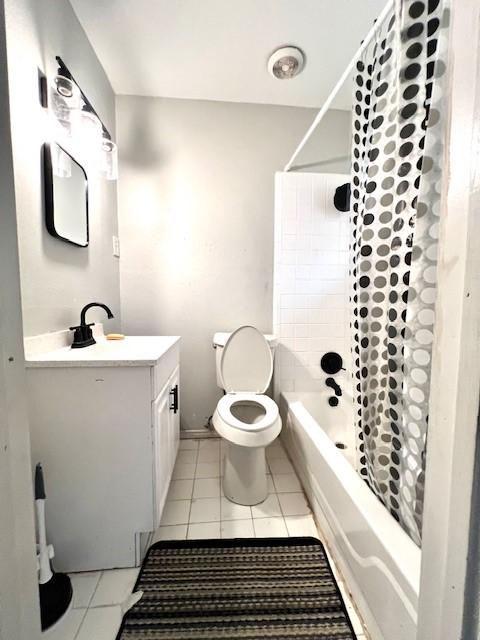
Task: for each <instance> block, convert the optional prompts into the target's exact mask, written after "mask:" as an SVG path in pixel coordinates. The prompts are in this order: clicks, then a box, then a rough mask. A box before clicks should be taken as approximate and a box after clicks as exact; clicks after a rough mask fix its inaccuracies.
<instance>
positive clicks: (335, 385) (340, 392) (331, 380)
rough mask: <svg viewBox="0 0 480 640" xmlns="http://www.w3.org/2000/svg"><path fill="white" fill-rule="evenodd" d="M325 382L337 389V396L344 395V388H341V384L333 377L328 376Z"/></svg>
mask: <svg viewBox="0 0 480 640" xmlns="http://www.w3.org/2000/svg"><path fill="white" fill-rule="evenodd" d="M325 384H326V385H327V387H330V388H331V389H333V390H334V391H335V395H336V396H337V397H339V396H341V395H342V390H341V389H340V386H339V385H338V384H337V383H336V382H335V380H334V379H333V378H327V379H326V380H325Z"/></svg>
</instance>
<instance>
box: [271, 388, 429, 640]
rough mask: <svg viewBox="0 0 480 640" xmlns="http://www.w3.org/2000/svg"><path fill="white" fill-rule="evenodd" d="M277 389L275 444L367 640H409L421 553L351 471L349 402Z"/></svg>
mask: <svg viewBox="0 0 480 640" xmlns="http://www.w3.org/2000/svg"><path fill="white" fill-rule="evenodd" d="M330 395H331V394H330V393H323V392H306V393H301V392H295V393H293V392H292V393H283V394H282V395H281V398H280V409H281V413H282V418H283V425H284V427H283V430H282V434H281V439H282V442H283V444H284V446H285V448H286V449H287V451H288V454H289V456H290V458H291V460H292V463H293V465H294V466H295V469H296V471H297V473H298V476H299V477H300V479H301V481H302V484H303V486H304V489H305V491H306V493H307V495H308V497H309V500H310V504H311V506H312V508H313V510H314V513H315V517H316V519H317V522H318V524H319V527H320V529H321V531H322V532H323V535H324V537H325V541H326V543H327V546H328V547H329V548H330V551H331V552H332V554H333V556H334V558H335V560H336V562H337V564H338V567H339V568H340V571H341V573H342V574H343V576H344V577H345V581H346V583H347V584H348V586H349V588H350V591H351V593H352V596H353V599H354V600H355V602H356V603H357V606H358V608H359V611H360V613H361V615H362V617H363V619H364V621H365V623H366V625H367V629H369V631H370V634H371V637H372V640H415V636H416V626H417V625H416V622H417V607H418V591H419V583H420V556H421V551H420V549H419V548H418V547H417V546H416V544H415V543H414V542H412V540H410V538H409V537H408V536H407V534H406V533H405V532H404V531H403V529H402V528H401V527H400V525H399V524H398V523H397V522H396V520H395V519H394V518H393V517H392V516H391V515H390V514H389V512H388V511H387V510H386V509H385V507H384V506H383V505H382V504H381V503H380V502H379V501H378V500H377V498H376V497H375V496H374V494H373V493H372V492H371V491H370V489H369V488H368V487H367V485H366V484H365V482H364V481H363V480H362V479H361V478H360V476H359V475H358V473H357V472H356V471H355V468H354V465H355V435H354V429H353V408H352V401H351V399H349V398H348V397H345V396H342V397H341V398H340V403H339V405H338V406H337V407H330V406H329V404H328V398H329V397H330Z"/></svg>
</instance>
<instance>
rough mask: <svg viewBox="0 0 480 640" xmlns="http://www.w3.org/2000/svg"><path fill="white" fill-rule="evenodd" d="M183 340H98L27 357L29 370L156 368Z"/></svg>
mask: <svg viewBox="0 0 480 640" xmlns="http://www.w3.org/2000/svg"><path fill="white" fill-rule="evenodd" d="M179 340H180V336H126V337H125V339H124V340H106V339H105V338H103V337H102V338H97V343H96V344H93V345H91V346H90V347H84V348H82V349H71V348H70V347H61V348H59V349H54V350H53V351H46V352H44V353H39V354H35V355H27V356H26V358H25V366H26V367H27V368H35V367H38V368H40V367H148V366H153V365H154V364H155V363H156V362H157V361H158V360H159V359H160V358H161V357H162V356H163V355H164V354H165V353H167V351H168V350H169V349H171V348H172V347H173V346H174V345H175V344H176V343H177V342H179Z"/></svg>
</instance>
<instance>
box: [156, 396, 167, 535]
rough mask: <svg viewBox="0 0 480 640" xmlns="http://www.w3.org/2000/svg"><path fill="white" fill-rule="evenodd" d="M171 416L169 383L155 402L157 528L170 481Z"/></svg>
mask: <svg viewBox="0 0 480 640" xmlns="http://www.w3.org/2000/svg"><path fill="white" fill-rule="evenodd" d="M170 416H171V411H170V386H169V385H168V384H167V385H166V386H165V388H164V389H163V391H162V392H161V393H160V394H159V395H158V397H157V399H156V400H155V402H154V403H153V466H154V473H153V481H154V488H153V495H154V525H155V528H156V527H158V526H159V524H160V518H161V517H162V511H163V505H164V504H165V499H166V496H167V491H168V486H169V483H170V475H171V468H170V460H169V458H170V456H171V454H170V445H169V432H170V423H171V417H170Z"/></svg>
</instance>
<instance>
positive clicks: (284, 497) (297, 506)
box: [278, 493, 310, 516]
mask: <svg viewBox="0 0 480 640" xmlns="http://www.w3.org/2000/svg"><path fill="white" fill-rule="evenodd" d="M278 499H279V501H280V507H281V508H282V513H283V515H284V516H302V515H307V514H308V513H310V507H309V506H308V503H307V499H306V498H305V496H304V495H303V493H279V494H278Z"/></svg>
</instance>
